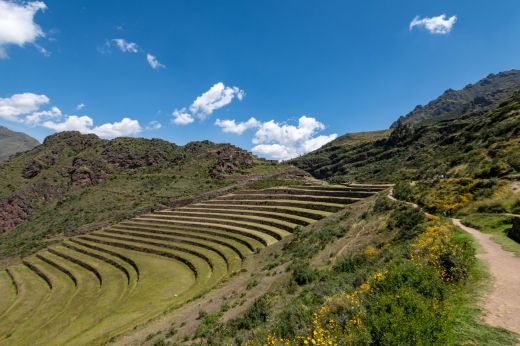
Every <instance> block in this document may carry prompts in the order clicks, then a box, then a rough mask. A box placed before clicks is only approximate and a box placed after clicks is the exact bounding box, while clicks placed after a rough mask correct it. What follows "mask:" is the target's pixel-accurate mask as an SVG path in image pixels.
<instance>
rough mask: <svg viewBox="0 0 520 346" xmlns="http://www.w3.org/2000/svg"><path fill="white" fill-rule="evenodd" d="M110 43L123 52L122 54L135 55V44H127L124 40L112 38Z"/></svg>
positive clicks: (136, 49) (136, 48)
mask: <svg viewBox="0 0 520 346" xmlns="http://www.w3.org/2000/svg"><path fill="white" fill-rule="evenodd" d="M112 42H114V43H115V45H116V46H117V47H118V48H119V49H120V50H121V51H122V52H123V53H137V52H139V47H138V46H137V43H135V42H128V41H127V40H125V39H124V38H114V39H113V40H112Z"/></svg>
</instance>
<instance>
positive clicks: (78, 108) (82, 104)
mask: <svg viewBox="0 0 520 346" xmlns="http://www.w3.org/2000/svg"><path fill="white" fill-rule="evenodd" d="M86 106H87V105H86V104H84V103H80V104H79V105H77V106H76V110H77V111H80V110H82V109H83V108H85V107H86Z"/></svg>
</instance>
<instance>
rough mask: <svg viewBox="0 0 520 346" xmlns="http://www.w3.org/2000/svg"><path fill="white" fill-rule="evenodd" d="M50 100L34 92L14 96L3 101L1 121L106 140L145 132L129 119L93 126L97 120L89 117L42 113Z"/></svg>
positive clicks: (0, 103)
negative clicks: (83, 134) (88, 135)
mask: <svg viewBox="0 0 520 346" xmlns="http://www.w3.org/2000/svg"><path fill="white" fill-rule="evenodd" d="M49 101H50V100H49V98H48V97H47V96H45V95H37V94H33V93H23V94H15V95H12V96H11V97H7V98H0V119H4V120H9V121H16V122H19V123H25V124H26V125H31V126H43V127H46V128H48V129H51V130H54V131H56V132H61V131H80V132H82V133H95V134H96V135H98V136H100V137H104V138H114V137H120V136H131V135H136V134H138V133H140V132H141V131H142V128H141V125H140V124H139V122H138V121H137V120H133V119H130V118H123V119H122V120H121V121H116V122H113V123H106V124H102V125H100V126H94V120H93V119H92V118H91V117H89V116H86V115H83V116H78V115H63V113H62V111H61V110H60V109H59V108H58V107H51V109H50V110H40V107H41V106H43V105H46V104H48V103H49Z"/></svg>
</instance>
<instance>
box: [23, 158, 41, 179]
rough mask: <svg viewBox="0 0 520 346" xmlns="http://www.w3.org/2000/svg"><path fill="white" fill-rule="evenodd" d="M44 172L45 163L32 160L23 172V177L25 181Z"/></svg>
mask: <svg viewBox="0 0 520 346" xmlns="http://www.w3.org/2000/svg"><path fill="white" fill-rule="evenodd" d="M42 170H43V163H41V162H40V161H38V160H32V161H31V162H29V164H28V165H27V166H25V167H24V168H23V170H22V177H24V178H25V179H32V178H34V177H35V176H37V175H38V174H40V172H41V171H42Z"/></svg>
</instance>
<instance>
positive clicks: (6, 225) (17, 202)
mask: <svg viewBox="0 0 520 346" xmlns="http://www.w3.org/2000/svg"><path fill="white" fill-rule="evenodd" d="M33 211H34V208H33V207H32V206H31V204H30V202H29V201H28V200H27V198H25V196H24V195H23V194H18V193H16V194H14V195H13V196H11V197H9V198H8V199H7V200H5V201H3V202H0V233H5V232H7V231H9V230H11V229H13V228H15V227H16V226H18V225H19V224H21V223H22V222H24V221H25V220H27V219H28V218H29V217H30V216H31V215H32V213H33Z"/></svg>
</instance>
